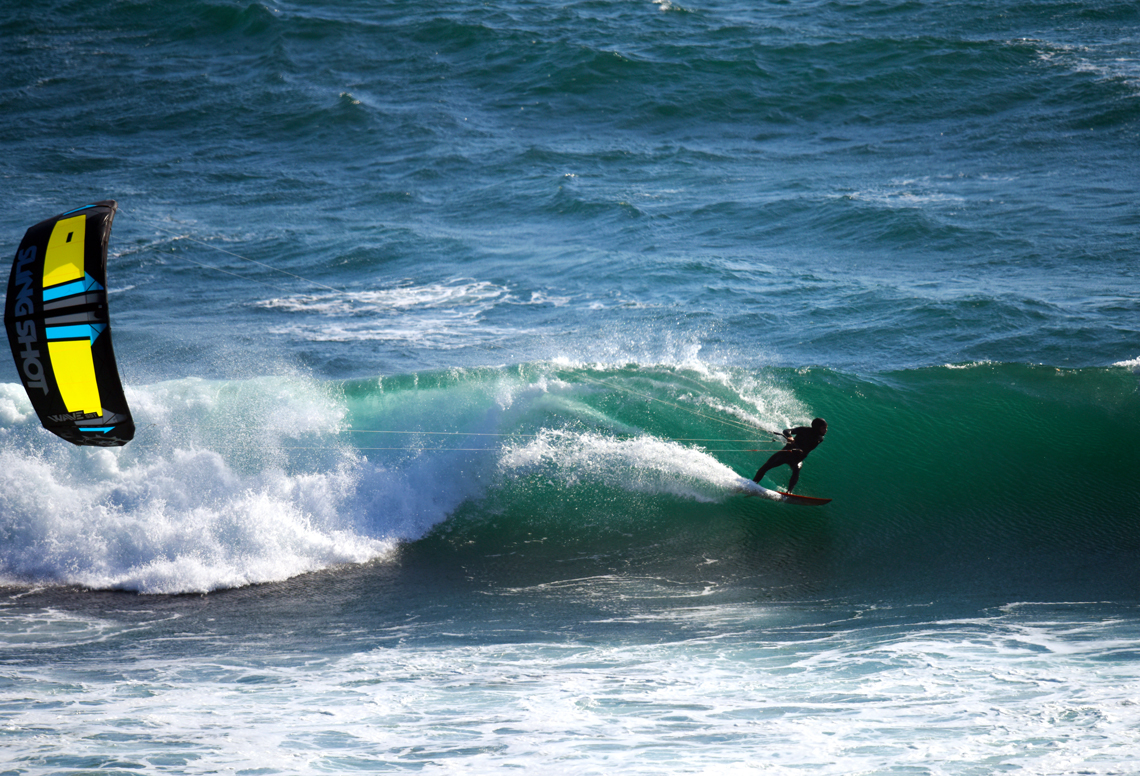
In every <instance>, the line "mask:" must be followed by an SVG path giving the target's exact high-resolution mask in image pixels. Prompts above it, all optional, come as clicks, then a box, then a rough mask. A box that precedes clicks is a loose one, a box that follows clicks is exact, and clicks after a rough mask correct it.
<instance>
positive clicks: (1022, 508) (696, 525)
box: [0, 362, 1140, 593]
mask: <svg viewBox="0 0 1140 776" xmlns="http://www.w3.org/2000/svg"><path fill="white" fill-rule="evenodd" d="M128 397H129V399H130V401H131V403H132V408H133V409H134V411H135V415H136V420H137V422H138V424H139V428H140V432H139V436H138V438H137V440H136V441H135V442H133V443H132V444H131V445H129V446H127V447H126V448H122V449H120V450H89V449H78V448H71V447H70V446H67V445H64V444H62V443H59V442H58V441H57V440H54V439H48V438H47V435H46V433H45V432H43V431H42V430H41V429H39V427H38V423H37V421H36V419H35V418H34V416H33V415H32V413H31V409H30V406H29V405H28V403H27V400H26V398H25V397H24V396H23V391H22V389H20V388H19V387H18V386H15V385H3V386H0V461H2V466H0V538H2V541H0V547H2V549H0V579H3V580H4V581H5V582H6V583H8V584H17V585H27V584H34V585H43V584H51V585H80V586H84V587H89V588H98V589H125V590H134V591H138V592H144V593H185V592H205V591H211V590H218V589H223V588H229V587H240V586H243V585H249V584H257V583H262V582H270V581H277V580H283V579H286V578H289V577H292V576H295V575H298V574H302V573H306V572H310V571H316V570H320V569H328V568H333V567H336V566H339V565H343V564H361V563H368V562H379V563H385V562H388V561H390V560H391V559H393V558H395V557H396V556H397V555H398V554H399V553H400V552H401V551H410V552H413V553H421V554H424V553H426V554H427V555H429V556H431V557H432V558H434V559H435V561H440V562H445V563H449V564H456V563H458V564H471V563H476V564H478V563H486V562H488V561H487V559H488V558H494V557H500V556H502V555H505V554H509V555H512V556H513V557H514V560H513V561H512V566H513V567H514V568H515V570H516V572H518V573H522V572H519V571H518V570H519V569H529V572H528V573H531V574H534V575H537V577H539V578H542V577H543V576H544V575H548V574H549V573H550V569H551V568H552V565H551V564H554V566H553V567H557V566H558V565H559V564H562V565H563V567H564V569H566V570H568V569H569V568H571V567H573V566H575V564H578V563H579V562H580V561H581V560H582V559H583V558H592V559H593V560H591V561H590V563H592V564H595V565H596V564H597V563H601V564H602V565H606V564H612V563H613V561H614V559H615V558H618V557H621V558H624V560H623V562H624V563H626V564H632V565H633V566H638V565H640V564H643V563H649V564H650V565H652V564H655V563H664V564H665V565H666V566H668V567H669V569H670V571H669V573H670V574H680V573H681V572H680V571H679V569H681V568H695V567H696V566H698V565H700V564H702V563H705V562H706V560H707V558H706V556H707V555H708V554H709V553H710V552H712V551H713V548H717V550H716V551H717V552H722V553H725V554H727V555H729V556H734V557H735V560H732V561H726V562H724V563H723V564H722V565H721V568H722V570H723V571H722V572H721V573H723V574H725V575H727V576H732V575H738V574H740V573H741V572H742V566H741V564H743V563H745V558H746V557H751V555H750V554H749V553H750V552H751V551H746V549H747V545H748V543H749V542H748V541H746V542H744V543H743V544H742V543H741V542H742V536H743V537H751V539H750V540H749V541H751V542H757V541H758V542H760V543H761V544H762V545H763V546H764V547H765V548H766V550H765V552H770V553H772V555H773V557H778V562H777V561H773V560H772V557H769V558H768V561H771V562H774V563H777V565H779V566H781V568H783V571H781V573H785V572H787V564H790V566H791V567H793V568H794V569H796V571H795V573H796V574H797V575H801V576H802V575H803V574H808V575H809V576H812V577H814V578H815V579H816V581H817V582H818V581H819V579H820V578H821V575H822V576H823V577H826V578H829V579H830V580H831V582H832V583H836V581H837V580H842V579H847V580H848V581H850V579H853V578H856V577H858V576H859V575H861V574H864V573H866V572H867V571H868V570H869V569H880V570H881V569H882V568H883V565H884V564H887V565H888V566H889V565H892V564H893V565H896V566H899V565H905V566H907V567H908V568H910V572H909V573H911V574H912V575H913V574H917V573H920V572H921V574H929V573H930V572H931V568H941V569H942V571H943V572H944V573H950V570H952V569H959V568H960V567H961V566H962V565H963V564H965V565H966V566H969V567H974V566H980V567H988V565H989V564H995V563H1002V564H1005V566H1006V567H1011V566H1012V567H1015V568H1019V569H1022V570H1025V569H1026V568H1029V567H1032V566H1033V565H1034V563H1036V562H1038V561H1041V559H1042V558H1043V557H1048V558H1049V559H1050V560H1049V563H1048V564H1046V565H1047V566H1049V567H1050V568H1053V569H1054V570H1056V569H1057V568H1058V565H1057V564H1058V563H1062V561H1061V559H1063V558H1067V560H1066V561H1064V563H1068V564H1069V565H1070V566H1072V565H1073V564H1076V565H1075V566H1073V567H1074V568H1076V567H1079V568H1084V569H1087V568H1089V567H1090V565H1091V566H1093V567H1095V566H1096V565H1097V564H1103V563H1105V562H1106V559H1110V558H1123V557H1125V556H1127V557H1132V555H1131V554H1132V553H1134V552H1135V551H1136V550H1137V549H1140V526H1137V525H1136V523H1135V515H1136V506H1137V504H1140V485H1138V484H1137V481H1136V479H1135V476H1134V473H1135V471H1136V470H1137V467H1138V466H1140V451H1138V450H1137V448H1136V445H1135V439H1136V438H1137V432H1138V431H1140V398H1138V393H1137V384H1136V377H1135V375H1134V374H1133V373H1132V372H1131V371H1129V370H1128V369H1125V368H1104V369H1080V370H1062V369H1055V368H1052V367H1045V366H1032V365H1016V364H991V363H978V364H963V365H954V366H946V367H932V368H927V369H919V370H909V371H904V372H895V373H888V374H884V375H879V376H876V377H874V378H865V377H856V376H852V375H847V374H843V373H837V372H832V371H828V370H823V369H800V370H793V369H771V370H760V371H757V370H735V369H731V368H716V367H710V366H708V365H703V364H688V365H685V366H679V365H637V364H627V365H620V366H615V365H610V366H607V365H588V364H572V363H564V362H559V363H551V362H536V363H529V364H519V365H514V366H510V367H497V368H484V369H453V370H447V371H443V372H425V373H417V374H406V375H396V376H385V377H383V378H376V379H372V380H356V381H349V382H337V383H331V382H321V381H316V380H312V379H307V378H299V377H290V378H283V377H282V378H261V379H257V380H249V381H234V382H226V381H207V380H201V379H185V380H177V381H172V382H167V383H159V384H154V385H150V386H142V387H136V388H134V389H133V390H131V391H130V392H129V394H128ZM815 415H820V416H823V417H826V418H828V420H829V422H830V424H831V430H830V432H829V435H828V438H827V440H826V442H825V444H824V445H822V446H821V447H820V448H819V449H818V450H817V451H816V452H814V453H813V454H812V456H811V458H809V460H808V462H807V463H806V464H805V467H804V473H803V476H802V478H801V484H800V487H799V488H798V490H799V492H803V493H806V494H809V495H825V496H829V497H832V498H834V499H835V501H834V502H833V503H832V504H831V505H830V506H828V507H825V508H823V509H821V510H802V509H796V508H792V507H788V506H785V505H780V504H773V503H765V502H761V501H760V500H756V499H745V498H742V497H740V496H738V495H735V494H734V493H733V483H734V482H736V481H737V480H738V478H739V476H740V475H744V476H750V475H751V473H752V472H753V471H755V469H756V467H757V466H758V465H759V463H760V462H762V461H763V460H764V458H765V457H766V455H767V452H766V451H768V450H774V449H776V447H777V446H778V445H776V444H775V443H774V442H773V438H772V437H771V436H770V435H769V434H768V433H767V431H771V430H777V429H780V428H783V427H787V426H791V425H796V424H800V423H804V422H806V421H808V420H810V418H811V417H813V416H815ZM766 430H767V431H766ZM786 472H787V470H786V469H784V470H782V471H781V470H775V471H774V472H773V473H772V474H771V475H770V478H771V481H770V482H769V483H768V484H769V485H770V486H772V485H775V486H778V485H781V484H782V482H783V479H784V478H785V477H786ZM682 538H683V541H682ZM678 541H681V543H680V544H678V543H677V542H678ZM773 542H774V544H773ZM753 550H755V548H753ZM741 553H744V554H743V555H741ZM599 559H601V560H599ZM995 559H1001V560H1000V561H998V560H995ZM754 561H755V559H754V558H753V560H751V561H748V562H749V563H754ZM768 561H765V563H768ZM821 563H822V564H823V566H822V568H826V569H827V571H826V573H825V572H824V571H823V570H822V568H821V567H820V565H819V564H821ZM804 564H807V566H810V567H811V568H812V569H813V570H811V571H810V572H808V571H805V567H804ZM916 564H917V565H916ZM588 565H589V564H588ZM761 565H764V564H761ZM1062 565H1063V564H1062ZM919 567H921V568H919ZM702 573H707V572H702ZM749 573H750V574H756V573H759V572H758V571H757V569H756V568H755V567H753V568H751V570H750V572H749Z"/></svg>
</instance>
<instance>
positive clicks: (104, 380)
mask: <svg viewBox="0 0 1140 776" xmlns="http://www.w3.org/2000/svg"><path fill="white" fill-rule="evenodd" d="M116 209H117V204H116V203H115V202H114V201H112V200H106V201H103V202H96V203H94V204H91V205H86V206H84V207H81V208H76V209H75V210H69V211H67V212H65V213H61V214H59V215H57V216H54V217H52V218H49V219H47V220H46V221H41V222H40V223H38V224H36V225H35V226H33V227H31V228H29V229H28V231H27V233H25V235H24V239H23V241H22V242H21V243H20V247H19V248H18V249H17V251H16V257H15V259H14V260H13V262H12V273H11V275H10V276H9V279H8V296H7V299H6V300H5V305H4V326H5V328H6V329H7V331H8V343H9V344H10V345H11V347H12V357H13V358H14V359H15V361H16V369H17V371H18V372H19V374H20V380H21V382H22V383H23V385H24V389H25V390H26V391H27V392H28V398H29V399H30V400H31V402H32V407H33V409H35V411H36V415H37V416H38V417H39V419H40V422H41V423H42V424H43V427H44V428H46V429H47V430H48V431H51V432H52V433H53V434H56V435H57V436H60V437H62V438H63V439H66V440H67V441H68V442H71V443H72V444H76V445H97V446H101V447H114V446H118V445H125V444H126V443H127V442H129V441H131V439H132V438H133V437H134V434H135V424H134V421H133V420H132V419H131V413H130V409H129V408H128V407H127V400H126V397H125V396H124V395H123V385H122V382H121V380H120V379H119V371H118V367H117V366H116V363H115V351H114V348H113V347H112V344H111V326H110V316H109V314H108V311H107V290H106V285H107V242H108V239H109V238H110V234H111V222H112V221H113V220H114V218H115V211H116Z"/></svg>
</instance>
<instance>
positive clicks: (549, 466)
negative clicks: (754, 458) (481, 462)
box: [499, 429, 740, 502]
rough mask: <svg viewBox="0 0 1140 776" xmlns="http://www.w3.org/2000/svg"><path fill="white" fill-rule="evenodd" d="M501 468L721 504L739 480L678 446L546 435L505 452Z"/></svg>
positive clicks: (653, 441) (592, 436) (706, 458)
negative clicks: (536, 471) (536, 472)
mask: <svg viewBox="0 0 1140 776" xmlns="http://www.w3.org/2000/svg"><path fill="white" fill-rule="evenodd" d="M499 465H500V466H501V467H502V468H503V469H504V470H506V471H512V472H515V473H526V472H528V471H532V470H542V471H544V472H545V473H547V474H549V475H551V476H556V477H559V478H561V479H562V481H563V482H565V483H566V484H568V485H573V484H576V483H578V482H580V481H582V480H588V481H590V482H601V483H605V484H606V485H609V486H611V487H617V488H622V489H625V490H630V491H635V492H643V493H646V492H647V493H668V494H671V495H675V496H681V497H684V498H691V499H695V500H698V501H706V502H710V501H719V500H721V499H723V498H724V495H725V493H726V492H728V491H729V490H730V489H731V488H733V487H734V486H735V485H736V484H737V482H738V481H739V479H740V477H739V475H738V474H737V473H736V472H734V471H733V470H732V469H730V468H729V467H727V466H725V465H724V464H722V463H720V462H719V461H718V460H717V459H716V458H714V457H713V456H712V455H710V454H708V453H705V452H702V451H701V450H699V449H697V448H695V447H691V446H685V445H682V444H679V443H677V442H671V441H666V440H661V439H658V438H656V437H652V436H641V437H636V438H634V439H615V438H613V437H606V436H601V435H599V434H594V433H576V432H570V431H559V430H549V429H548V430H543V431H542V432H541V433H539V434H538V435H537V436H536V437H535V438H534V439H532V440H530V441H528V442H525V443H522V444H517V445H510V446H508V447H506V448H505V450H504V452H503V455H502V457H501V458H500V459H499Z"/></svg>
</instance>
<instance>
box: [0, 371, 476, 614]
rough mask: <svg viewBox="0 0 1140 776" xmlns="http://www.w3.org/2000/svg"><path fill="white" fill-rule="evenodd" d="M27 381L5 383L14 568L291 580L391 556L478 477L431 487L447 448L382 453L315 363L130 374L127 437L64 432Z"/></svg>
mask: <svg viewBox="0 0 1140 776" xmlns="http://www.w3.org/2000/svg"><path fill="white" fill-rule="evenodd" d="M13 389H18V386H4V387H3V390H2V391H0V413H3V414H4V415H5V417H6V418H8V419H9V422H10V423H11V425H6V426H5V429H4V431H5V433H4V439H3V443H2V444H0V536H3V537H4V541H3V542H2V543H0V578H2V579H4V580H7V581H9V582H22V583H28V582H33V583H40V584H42V583H48V584H77V585H83V586H87V587H92V588H100V589H105V588H121V589H129V590H137V591H140V592H144V593H185V592H205V591H210V590H217V589H219V588H227V587H237V586H243V585H249V584H256V583H261V582H269V581H275V580H282V579H286V578H289V577H292V576H295V575H297V574H302V573H305V572H309V571H314V570H317V569H324V568H328V567H330V566H335V565H338V564H344V563H361V562H365V561H368V560H371V559H375V558H380V557H383V556H385V555H386V554H388V553H390V552H391V551H392V550H393V548H394V547H395V546H396V544H397V542H399V541H401V540H406V539H415V538H418V537H419V536H421V535H423V533H424V532H426V531H427V530H429V529H430V527H431V526H432V525H434V524H435V523H436V522H439V521H440V520H443V519H445V518H446V516H447V514H449V512H450V511H451V510H452V509H454V507H455V506H456V505H457V504H458V503H459V502H460V501H461V500H462V499H463V498H466V497H467V496H468V495H470V493H471V488H473V487H476V485H477V483H471V482H469V483H468V484H467V485H465V486H464V487H463V488H458V487H453V488H452V489H451V490H450V491H448V490H446V489H444V490H442V491H441V490H440V489H438V488H426V487H424V485H425V483H428V482H431V481H433V480H434V478H436V477H438V476H439V473H440V472H439V467H440V466H442V465H444V463H445V462H443V461H441V460H440V459H438V458H432V459H431V460H430V461H425V462H418V461H413V462H412V463H411V464H409V465H408V466H407V467H404V468H401V469H399V470H392V469H388V468H385V467H384V466H381V465H379V464H377V463H375V462H371V461H369V460H368V459H367V458H365V457H363V456H361V455H360V454H359V452H357V451H356V450H355V449H354V448H353V447H351V446H350V445H349V444H348V443H347V442H345V441H343V440H342V439H341V438H340V437H339V436H338V432H339V431H340V430H341V427H342V426H343V421H344V414H345V409H344V407H343V405H342V404H341V403H340V402H338V401H337V400H336V399H335V397H334V396H330V394H329V389H328V388H327V387H325V386H322V385H319V384H316V383H313V382H311V381H306V380H303V379H298V378H288V379H286V378H265V379H261V380H254V381H248V382H244V383H219V382H211V381H206V380H198V379H187V380H179V381H173V382H169V383H162V384H159V385H155V386H147V387H142V388H133V389H129V390H128V400H129V402H130V403H131V405H132V409H133V412H134V415H135V421H136V424H137V425H138V427H139V432H138V435H137V437H136V440H135V441H134V442H132V443H131V444H130V445H128V446H126V447H124V448H116V449H92V448H75V447H72V446H70V445H67V444H66V443H64V442H62V441H61V440H58V439H56V438H55V437H54V436H50V435H48V434H47V432H45V431H43V430H41V429H39V428H38V422H36V421H35V420H34V416H33V415H31V413H30V407H29V406H28V405H27V398H26V396H25V397H23V398H22V400H21V399H20V398H19V397H13V396H12V394H13V393H14V392H15V391H14V390H13ZM9 405H10V406H9ZM299 456H300V457H302V458H299Z"/></svg>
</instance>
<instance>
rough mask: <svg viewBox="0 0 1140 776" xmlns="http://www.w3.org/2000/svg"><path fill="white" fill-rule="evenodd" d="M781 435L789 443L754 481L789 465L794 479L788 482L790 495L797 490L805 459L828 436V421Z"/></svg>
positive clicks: (821, 419)
mask: <svg viewBox="0 0 1140 776" xmlns="http://www.w3.org/2000/svg"><path fill="white" fill-rule="evenodd" d="M780 434H781V435H782V436H783V437H784V439H787V440H788V443H787V444H786V445H784V449H783V450H780V451H779V452H777V453H775V454H773V455H772V457H771V458H769V459H768V461H767V462H766V463H765V464H764V465H763V466H761V467H760V469H759V471H757V472H756V476H755V477H753V478H752V481H753V482H760V480H761V479H762V478H763V477H764V475H765V474H767V472H768V470H769V469H774V468H776V467H777V466H783V465H784V464H787V465H788V466H789V467H791V469H792V478H791V479H790V480H788V490H787V492H788V493H791V492H792V491H793V490H795V487H796V482H798V481H799V479H800V467H801V466H803V465H804V459H805V458H807V457H808V453H810V452H811V451H812V450H814V449H815V448H816V447H818V446H819V443H820V442H822V441H823V437H824V436H825V435H826V434H827V421H826V420H824V419H823V418H816V419H815V420H813V421H812V422H811V425H810V426H797V427H796V428H786V429H784V430H783V431H781V432H780Z"/></svg>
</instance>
